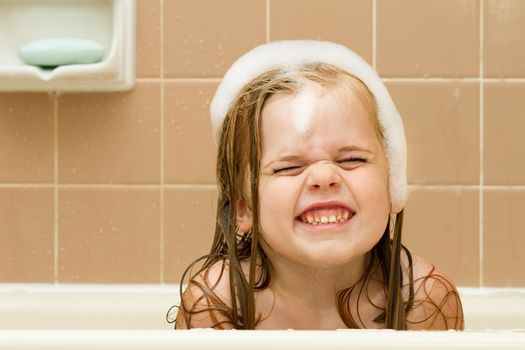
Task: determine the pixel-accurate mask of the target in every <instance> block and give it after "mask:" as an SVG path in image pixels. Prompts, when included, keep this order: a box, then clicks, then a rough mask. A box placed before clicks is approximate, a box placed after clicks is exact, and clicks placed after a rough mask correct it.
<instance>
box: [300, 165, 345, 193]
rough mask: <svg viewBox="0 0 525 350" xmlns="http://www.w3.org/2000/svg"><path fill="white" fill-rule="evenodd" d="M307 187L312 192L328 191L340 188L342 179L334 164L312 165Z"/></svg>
mask: <svg viewBox="0 0 525 350" xmlns="http://www.w3.org/2000/svg"><path fill="white" fill-rule="evenodd" d="M306 181H307V186H308V188H309V189H311V190H327V189H330V188H336V187H339V185H340V184H341V177H340V175H339V174H338V172H337V169H336V166H335V165H334V164H333V163H332V162H328V161H327V162H319V163H316V164H312V165H310V169H309V173H308V178H307V180H306Z"/></svg>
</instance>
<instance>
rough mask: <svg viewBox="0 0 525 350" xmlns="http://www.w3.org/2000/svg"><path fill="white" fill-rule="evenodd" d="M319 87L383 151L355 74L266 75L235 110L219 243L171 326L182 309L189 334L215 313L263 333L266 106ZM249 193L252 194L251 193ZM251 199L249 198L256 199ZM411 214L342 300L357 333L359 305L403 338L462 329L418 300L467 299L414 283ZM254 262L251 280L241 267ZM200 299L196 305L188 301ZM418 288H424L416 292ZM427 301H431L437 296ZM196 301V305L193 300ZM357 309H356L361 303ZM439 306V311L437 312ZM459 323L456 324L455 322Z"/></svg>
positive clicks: (315, 69) (392, 223)
mask: <svg viewBox="0 0 525 350" xmlns="http://www.w3.org/2000/svg"><path fill="white" fill-rule="evenodd" d="M311 82H313V83H317V84H319V85H321V86H322V87H323V88H325V89H327V88H331V87H337V88H338V92H342V93H343V94H345V95H346V96H348V97H349V98H355V99H357V100H358V101H359V102H360V103H361V105H362V106H363V107H364V108H365V110H366V111H367V114H368V115H369V116H370V118H371V122H372V123H373V125H374V127H375V130H376V133H377V136H378V138H379V139H380V140H381V141H382V143H383V131H382V130H381V127H380V124H379V121H378V118H377V106H376V102H375V99H374V97H373V96H372V94H371V92H370V91H369V90H368V88H367V87H366V85H365V84H364V83H363V82H361V80H359V79H358V78H356V77H355V76H353V75H351V74H350V73H348V72H346V71H344V70H342V69H339V68H336V67H334V66H331V65H328V64H324V63H310V64H302V65H298V66H290V67H285V68H277V69H273V70H270V71H267V72H266V73H264V74H262V75H260V76H259V77H257V78H255V79H253V80H252V81H251V82H250V83H248V84H247V85H246V86H245V87H244V88H243V90H242V91H241V92H240V93H239V94H238V96H237V98H236V99H235V100H234V101H233V103H232V104H231V106H230V108H229V111H228V113H227V115H226V118H225V120H224V122H223V124H222V128H221V129H220V130H219V134H218V155H217V168H216V171H217V185H218V200H217V213H216V225H215V236H214V239H213V243H212V247H211V250H210V252H209V254H207V255H205V256H203V257H201V258H199V259H197V260H195V261H194V262H193V263H192V264H190V266H189V267H188V268H187V269H186V270H185V271H184V273H183V276H182V279H181V284H180V295H181V303H180V305H179V306H175V307H172V308H171V309H170V310H169V311H168V314H167V315H166V317H167V320H168V322H170V323H175V327H176V325H177V324H178V323H179V322H181V321H182V320H177V319H175V318H173V317H172V316H171V313H172V312H173V311H174V310H176V308H179V316H178V317H183V318H184V319H183V321H184V322H185V325H186V327H187V328H192V318H193V317H194V316H195V315H199V314H203V313H207V314H209V315H210V317H211V318H212V320H213V321H214V324H213V325H212V326H211V327H212V328H217V329H222V328H235V329H255V328H256V326H257V324H258V322H260V318H258V316H257V315H256V307H255V293H257V292H258V291H262V290H264V289H266V288H267V287H268V286H269V284H270V279H271V274H270V261H269V260H268V258H267V257H266V255H265V253H264V251H263V249H262V248H261V245H260V243H259V241H260V234H261V228H260V223H259V212H260V211H259V194H258V193H259V192H258V187H259V172H260V160H261V148H262V146H261V144H262V143H261V137H262V135H261V116H262V110H263V107H264V104H265V102H266V101H267V100H268V99H269V98H270V97H271V96H274V95H276V94H294V93H297V92H298V91H300V89H301V88H302V87H303V86H304V85H305V84H306V83H311ZM247 189H249V191H247ZM248 194H249V195H248ZM239 200H242V201H244V202H245V203H247V205H248V206H249V208H250V210H251V211H252V220H253V221H252V231H251V232H239V230H238V227H237V225H236V218H237V206H236V203H238V201H239ZM402 226H403V211H402V210H401V211H400V212H399V213H397V214H390V218H389V219H388V220H387V225H386V227H385V230H384V233H383V235H382V236H381V238H380V239H379V241H378V242H377V243H376V244H375V246H374V247H373V248H372V249H371V251H370V252H368V253H367V264H366V267H365V271H364V273H363V275H362V276H361V277H360V279H359V280H358V282H357V283H356V284H354V285H353V286H349V287H348V288H345V289H343V290H340V291H338V292H337V293H336V295H335V298H336V303H337V308H338V312H339V315H340V316H341V319H342V320H343V322H344V323H345V324H346V326H348V327H349V328H363V327H365V326H364V322H363V320H362V318H361V316H360V312H359V301H360V299H361V298H363V297H366V298H368V301H369V302H371V303H372V305H373V306H374V307H376V308H377V310H378V312H377V316H376V317H375V319H374V322H376V323H377V324H380V325H381V324H382V325H383V327H384V328H390V329H398V330H403V329H407V326H408V325H409V324H411V323H412V324H415V323H423V322H426V321H428V320H429V319H432V320H434V319H435V320H441V321H442V322H445V326H444V327H445V328H462V325H463V317H462V311H461V307H459V309H458V311H457V314H456V315H444V314H443V313H442V312H441V311H440V310H441V309H442V307H443V305H437V304H436V302H435V301H434V299H432V298H430V297H428V298H425V299H423V300H417V301H416V300H415V297H414V296H415V295H416V294H417V293H418V292H419V291H420V290H421V289H425V288H429V287H428V286H429V285H430V284H429V283H428V282H429V280H432V279H434V281H432V283H431V284H432V285H433V286H436V285H438V284H441V285H442V286H443V290H444V291H446V293H448V294H446V297H444V298H443V299H442V302H443V303H446V302H450V298H452V299H453V302H457V303H458V304H459V305H461V304H460V302H459V297H458V295H457V292H455V289H454V287H453V285H452V284H451V283H450V282H449V281H448V280H446V279H445V278H444V277H442V276H441V275H438V274H434V273H433V270H432V271H431V272H430V273H428V275H427V276H425V277H424V278H419V279H416V280H414V275H413V259H412V255H411V253H410V251H409V250H408V249H407V248H406V247H405V246H404V245H402V244H401V233H402ZM246 261H248V262H249V271H248V272H246V271H244V270H243V268H242V266H241V262H246ZM198 264H201V266H200V267H199V268H197V269H195V270H196V271H193V270H194V269H193V268H194V267H195V266H197V265H198ZM218 264H220V271H219V278H218V279H217V281H216V282H215V283H210V281H209V272H210V269H211V268H212V267H214V266H217V265H218ZM224 273H227V274H228V278H229V287H230V288H229V291H230V297H231V301H232V302H231V305H230V304H228V303H226V302H224V301H223V300H222V298H221V297H219V295H218V293H217V291H216V288H217V286H218V284H219V281H220V280H221V278H222V276H223V274H224ZM186 280H188V282H187V289H186V292H185V293H190V292H189V291H190V290H193V291H198V292H193V293H192V295H193V296H196V297H193V298H184V297H183V296H184V295H185V294H184V293H183V285H184V284H185V283H184V282H185V281H186ZM371 283H380V284H381V285H382V286H383V288H382V289H383V293H384V297H385V300H386V302H384V303H383V304H384V305H381V304H377V303H374V302H373V301H372V300H371V298H370V296H369V291H368V289H369V286H370V284H371ZM416 286H417V288H416ZM424 292H426V295H427V296H429V295H430V292H429V291H424ZM185 299H191V303H190V302H188V300H185ZM356 300H357V302H355V303H354V301H356ZM429 306H431V307H429ZM415 308H420V309H421V310H424V312H422V313H420V314H421V315H422V316H421V317H418V319H417V320H414V319H410V318H409V317H407V315H408V314H409V312H410V311H412V310H414V309H415ZM429 310H430V311H429ZM450 319H453V320H456V321H455V324H449V323H450V322H449V320H450Z"/></svg>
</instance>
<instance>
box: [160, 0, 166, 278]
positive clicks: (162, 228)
mask: <svg viewBox="0 0 525 350" xmlns="http://www.w3.org/2000/svg"><path fill="white" fill-rule="evenodd" d="M159 196H160V197H159V201H160V203H159V207H160V215H159V219H160V224H159V227H160V232H159V234H160V237H159V246H160V247H159V274H160V276H159V277H160V283H161V284H164V210H165V207H164V0H160V194H159Z"/></svg>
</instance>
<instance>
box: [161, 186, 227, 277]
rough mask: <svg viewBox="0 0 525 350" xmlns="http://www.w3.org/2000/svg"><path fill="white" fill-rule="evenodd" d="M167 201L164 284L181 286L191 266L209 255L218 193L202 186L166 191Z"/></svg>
mask: <svg viewBox="0 0 525 350" xmlns="http://www.w3.org/2000/svg"><path fill="white" fill-rule="evenodd" d="M164 198H165V209H164V230H165V236H164V264H165V265H164V281H165V282H166V283H179V282H180V279H181V277H182V273H183V272H184V270H185V269H186V268H187V267H188V266H189V264H190V263H191V262H193V261H194V260H195V259H197V258H200V257H201V256H203V255H205V254H208V253H209V252H210V248H211V244H212V242H213V236H214V233H215V212H216V208H217V205H216V201H217V199H216V198H217V197H216V191H215V190H214V189H210V188H202V187H200V188H199V187H193V188H187V189H167V190H166V191H165V197H164Z"/></svg>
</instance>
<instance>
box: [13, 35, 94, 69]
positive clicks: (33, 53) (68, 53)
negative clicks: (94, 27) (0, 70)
mask: <svg viewBox="0 0 525 350" xmlns="http://www.w3.org/2000/svg"><path fill="white" fill-rule="evenodd" d="M18 54H19V56H20V59H21V60H22V62H24V63H26V64H30V65H33V66H42V67H57V66H62V65H65V64H87V63H96V62H100V60H101V59H102V56H104V48H103V47H102V46H101V45H100V44H98V43H97V42H94V41H91V40H86V39H74V38H64V39H60V38H49V39H41V40H35V41H31V42H30V43H27V44H26V45H24V46H23V47H22V48H21V49H20V51H19V53H18Z"/></svg>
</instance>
